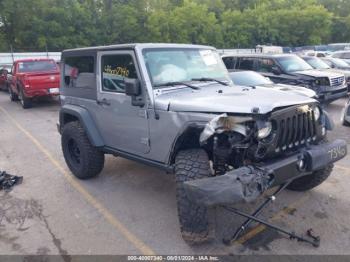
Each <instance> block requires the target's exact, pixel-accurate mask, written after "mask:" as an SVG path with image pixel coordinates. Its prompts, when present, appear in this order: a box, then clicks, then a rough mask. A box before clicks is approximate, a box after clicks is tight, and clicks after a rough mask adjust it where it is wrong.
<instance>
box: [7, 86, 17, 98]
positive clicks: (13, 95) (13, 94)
mask: <svg viewBox="0 0 350 262" xmlns="http://www.w3.org/2000/svg"><path fill="white" fill-rule="evenodd" d="M8 89H9V95H10V100H11V101H18V96H17V94H15V93H14V92H13V91H12V88H11V87H10V86H9V87H8Z"/></svg>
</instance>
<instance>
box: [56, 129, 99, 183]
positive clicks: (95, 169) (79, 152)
mask: <svg viewBox="0 0 350 262" xmlns="http://www.w3.org/2000/svg"><path fill="white" fill-rule="evenodd" d="M61 144H62V150H63V155H64V158H65V160H66V163H67V165H68V167H69V169H70V170H71V171H72V173H73V174H74V175H75V176H76V177H78V178H80V179H88V178H92V177H94V176H97V175H98V174H99V173H100V172H101V171H102V169H103V165H104V160H105V158H104V153H103V152H102V151H100V150H98V149H97V148H96V147H94V146H92V145H91V143H90V141H89V139H88V137H87V135H86V133H85V131H84V128H83V127H82V126H81V125H80V123H79V122H70V123H68V124H66V125H65V126H64V127H63V130H62V137H61Z"/></svg>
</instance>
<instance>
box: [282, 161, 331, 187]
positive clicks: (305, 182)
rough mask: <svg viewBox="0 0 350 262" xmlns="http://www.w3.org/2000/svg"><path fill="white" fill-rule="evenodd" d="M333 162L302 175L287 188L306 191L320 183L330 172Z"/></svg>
mask: <svg viewBox="0 0 350 262" xmlns="http://www.w3.org/2000/svg"><path fill="white" fill-rule="evenodd" d="M333 166H334V165H333V164H330V165H328V166H327V167H325V168H324V169H321V170H317V171H315V172H313V173H312V174H310V175H306V176H303V177H301V178H298V179H296V180H294V181H293V182H292V183H291V184H290V185H289V186H288V187H287V188H288V189H289V190H293V191H308V190H310V189H312V188H314V187H317V186H319V185H321V184H322V183H323V182H324V181H325V180H326V179H327V178H328V177H329V176H330V174H331V173H332V170H333Z"/></svg>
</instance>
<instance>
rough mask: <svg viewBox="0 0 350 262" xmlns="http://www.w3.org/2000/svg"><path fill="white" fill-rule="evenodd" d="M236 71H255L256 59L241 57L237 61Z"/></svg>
mask: <svg viewBox="0 0 350 262" xmlns="http://www.w3.org/2000/svg"><path fill="white" fill-rule="evenodd" d="M236 69H241V70H254V58H248V57H247V58H246V57H241V58H239V59H238V61H237V66H236Z"/></svg>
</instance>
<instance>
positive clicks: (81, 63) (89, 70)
mask: <svg viewBox="0 0 350 262" xmlns="http://www.w3.org/2000/svg"><path fill="white" fill-rule="evenodd" d="M63 70H64V71H63V72H64V86H65V87H67V88H76V87H77V88H95V86H96V76H95V59H94V57H93V56H74V57H66V58H65V59H64V67H63Z"/></svg>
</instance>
